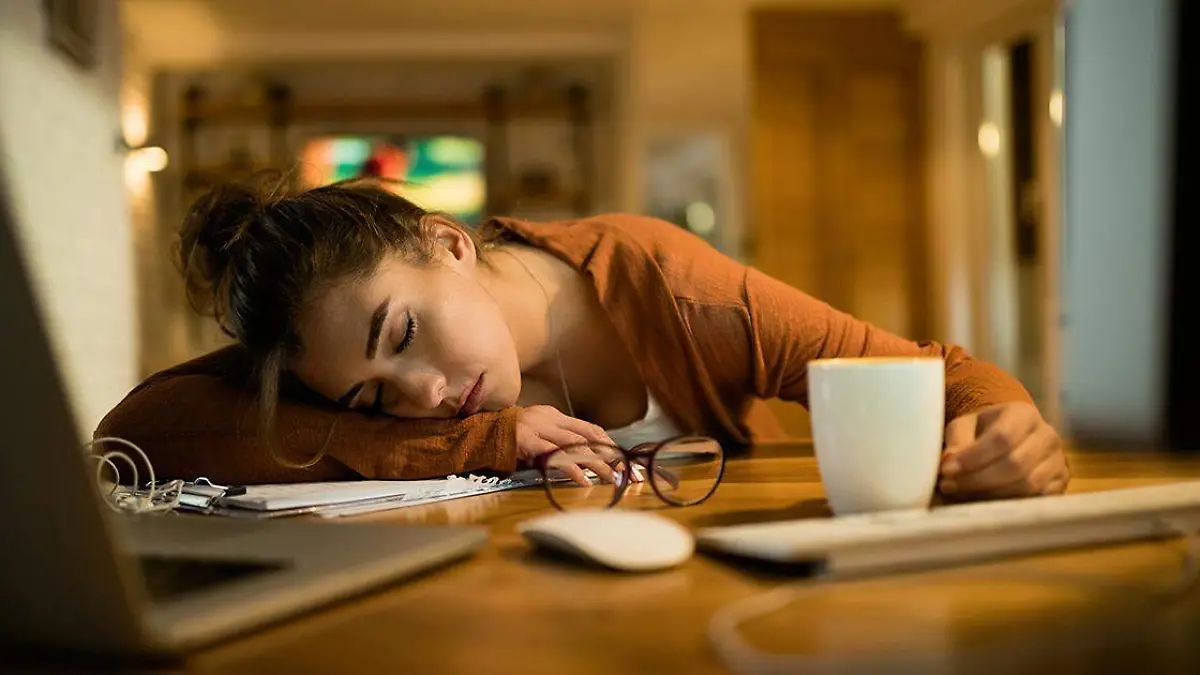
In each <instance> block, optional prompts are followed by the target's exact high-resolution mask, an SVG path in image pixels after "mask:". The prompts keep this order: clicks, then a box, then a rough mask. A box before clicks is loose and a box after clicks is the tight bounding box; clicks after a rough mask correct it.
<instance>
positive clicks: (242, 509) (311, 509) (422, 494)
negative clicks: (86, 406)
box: [178, 471, 542, 518]
mask: <svg viewBox="0 0 1200 675" xmlns="http://www.w3.org/2000/svg"><path fill="white" fill-rule="evenodd" d="M541 482H542V478H541V476H540V475H539V473H538V472H537V471H525V472H520V473H517V474H513V475H512V476H509V477H508V478H495V477H487V478H485V477H482V476H475V475H471V476H467V477H463V476H450V477H448V478H441V479H434V480H360V481H331V482H319V483H281V484H269V485H251V486H246V487H244V488H241V487H239V488H237V489H236V490H232V489H228V488H226V489H225V490H226V492H224V493H220V492H219V490H221V488H220V486H217V488H218V493H215V494H212V495H211V496H207V495H206V496H204V497H203V498H197V497H198V496H197V495H196V494H195V493H194V492H193V488H200V489H201V490H203V491H205V492H208V491H209V485H204V484H202V483H200V482H199V481H197V482H196V483H189V484H187V485H186V486H185V488H184V495H181V500H180V503H179V507H178V508H179V509H180V510H186V511H192V512H199V513H206V514H211V515H219V516H231V517H242V518H278V517H283V516H295V515H302V514H317V515H320V516H322V517H327V518H337V517H341V516H348V515H358V514H362V513H370V512H373V511H384V510H387V509H396V508H403V507H406V506H419V505H421V504H431V503H433V502H440V501H445V500H449V499H459V498H462V497H470V496H473V495H479V494H487V493H491V492H500V491H503V490H512V489H515V488H521V487H530V486H536V485H541ZM210 485H211V484H210ZM183 496H187V497H188V499H183V498H182V497H183Z"/></svg>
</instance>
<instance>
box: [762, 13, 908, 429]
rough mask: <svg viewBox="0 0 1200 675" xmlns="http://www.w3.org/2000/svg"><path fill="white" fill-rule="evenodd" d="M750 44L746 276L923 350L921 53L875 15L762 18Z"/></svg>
mask: <svg viewBox="0 0 1200 675" xmlns="http://www.w3.org/2000/svg"><path fill="white" fill-rule="evenodd" d="M753 31H754V33H753V36H754V41H753V42H754V66H753V68H754V111H753V131H752V134H753V138H752V143H753V145H752V148H753V153H754V155H753V162H754V164H753V176H752V181H753V188H752V194H753V208H754V228H753V235H752V237H751V240H750V246H749V254H750V255H749V257H750V261H751V263H752V264H754V265H755V266H756V267H758V268H759V269H762V270H763V271H764V272H766V273H768V274H771V275H773V276H775V277H777V278H779V279H781V280H783V281H785V282H787V283H789V284H792V285H793V286H796V287H797V288H800V289H801V290H804V291H805V292H807V293H809V294H811V295H813V296H815V297H818V298H820V299H822V300H825V301H826V302H829V303H830V304H832V305H833V306H835V307H837V308H838V309H841V310H844V311H847V312H849V313H851V314H853V315H855V316H857V317H859V318H861V319H864V320H866V321H870V322H871V323H873V324H876V325H878V326H879V327H880V328H883V329H886V330H889V331H892V332H895V333H898V334H900V335H904V336H906V337H911V338H924V337H926V335H925V334H924V333H925V330H926V324H927V321H926V316H925V314H926V311H927V309H926V293H927V289H926V283H925V279H924V268H925V265H924V259H925V256H924V251H925V240H924V236H923V234H924V218H923V204H922V201H923V200H922V190H923V186H924V167H923V162H922V159H921V154H922V138H921V128H922V123H923V122H922V119H921V111H920V101H921V89H920V86H921V85H920V78H919V75H920V48H919V45H918V44H917V43H916V42H915V41H914V40H913V39H911V38H910V36H908V35H907V34H906V33H905V32H904V30H903V28H902V26H901V23H900V19H899V16H898V15H896V14H895V13H892V12H885V11H878V12H875V11H872V12H807V11H784V10H778V11H777V10H768V11H761V12H757V13H756V14H755V16H754V21H753ZM772 407H773V408H774V409H775V411H776V413H777V414H778V415H779V416H780V418H781V421H782V422H783V424H784V426H785V428H786V429H787V430H788V432H789V433H792V434H799V435H807V433H808V429H807V416H806V415H805V414H804V412H803V411H802V410H800V409H799V408H798V407H797V406H786V405H776V404H773V406H772Z"/></svg>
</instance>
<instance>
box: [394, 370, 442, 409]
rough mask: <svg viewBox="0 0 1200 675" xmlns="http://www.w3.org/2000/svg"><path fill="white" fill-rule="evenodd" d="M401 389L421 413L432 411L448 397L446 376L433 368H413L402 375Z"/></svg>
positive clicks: (408, 400) (409, 401) (407, 399)
mask: <svg viewBox="0 0 1200 675" xmlns="http://www.w3.org/2000/svg"><path fill="white" fill-rule="evenodd" d="M400 391H401V393H402V394H403V395H404V398H405V399H406V401H407V402H408V403H409V404H410V405H411V406H412V407H413V408H415V409H416V410H417V411H419V412H421V413H428V412H432V411H434V410H435V409H437V408H438V407H439V406H441V405H442V401H443V399H445V398H446V378H445V377H444V376H443V375H442V374H441V373H440V372H438V371H436V370H433V369H413V370H409V371H408V372H405V373H402V374H401V376H400Z"/></svg>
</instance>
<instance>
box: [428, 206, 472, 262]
mask: <svg viewBox="0 0 1200 675" xmlns="http://www.w3.org/2000/svg"><path fill="white" fill-rule="evenodd" d="M426 218H427V221H426V224H425V227H426V231H427V232H429V234H430V236H431V237H432V238H433V244H434V252H433V256H434V258H435V259H437V260H441V261H442V262H444V263H446V264H447V265H450V266H452V267H459V268H463V269H465V270H467V271H474V269H475V265H476V264H478V262H479V251H477V250H476V249H475V242H474V241H473V240H472V239H471V237H470V236H469V235H468V234H467V233H466V231H465V230H463V229H462V227H460V226H458V225H456V224H454V223H453V222H451V221H450V220H448V219H447V218H445V217H443V216H426Z"/></svg>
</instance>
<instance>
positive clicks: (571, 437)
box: [538, 428, 590, 448]
mask: <svg viewBox="0 0 1200 675" xmlns="http://www.w3.org/2000/svg"><path fill="white" fill-rule="evenodd" d="M538 437H539V438H543V439H545V440H547V441H550V442H551V443H554V444H555V445H556V446H558V447H560V448H575V447H587V446H588V445H589V443H590V441H588V439H587V438H585V437H583V436H581V435H579V434H577V433H575V432H573V431H570V430H569V429H557V428H550V429H544V430H542V431H539V432H538Z"/></svg>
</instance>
